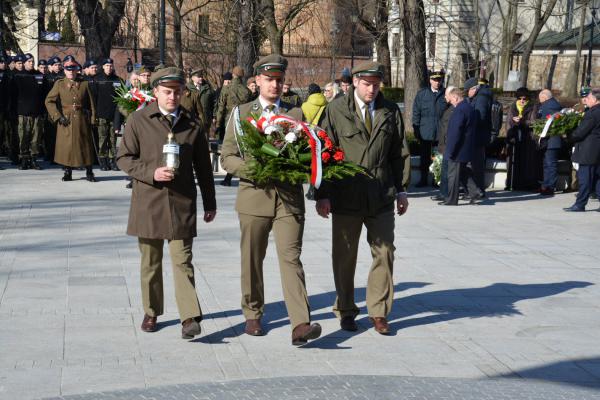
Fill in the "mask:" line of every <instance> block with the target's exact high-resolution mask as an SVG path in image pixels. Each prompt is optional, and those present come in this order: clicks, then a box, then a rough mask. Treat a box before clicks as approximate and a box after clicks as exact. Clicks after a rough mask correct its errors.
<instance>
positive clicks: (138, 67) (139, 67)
mask: <svg viewBox="0 0 600 400" xmlns="http://www.w3.org/2000/svg"><path fill="white" fill-rule="evenodd" d="M133 72H135V73H136V74H138V75H139V74H143V73H146V72H151V71H150V70H149V69H148V68H147V67H146V66H145V65H143V64H136V65H135V67H134V68H133Z"/></svg>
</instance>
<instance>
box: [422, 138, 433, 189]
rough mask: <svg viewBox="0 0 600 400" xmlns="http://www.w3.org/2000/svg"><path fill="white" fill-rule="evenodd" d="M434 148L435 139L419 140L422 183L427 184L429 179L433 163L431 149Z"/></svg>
mask: <svg viewBox="0 0 600 400" xmlns="http://www.w3.org/2000/svg"><path fill="white" fill-rule="evenodd" d="M432 149H433V141H431V140H420V141H419V158H420V165H419V171H420V172H421V180H420V181H419V183H420V184H424V185H426V184H427V183H428V181H429V179H428V178H429V166H430V165H431V151H432Z"/></svg>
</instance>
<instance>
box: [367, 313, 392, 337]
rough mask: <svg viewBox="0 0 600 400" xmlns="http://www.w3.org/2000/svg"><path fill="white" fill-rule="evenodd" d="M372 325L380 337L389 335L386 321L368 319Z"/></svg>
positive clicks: (378, 318)
mask: <svg viewBox="0 0 600 400" xmlns="http://www.w3.org/2000/svg"><path fill="white" fill-rule="evenodd" d="M369 319H370V320H371V322H372V323H373V327H374V328H375V331H376V332H377V333H379V334H381V335H388V334H389V333H390V326H389V325H388V322H387V319H385V318H383V317H375V318H369Z"/></svg>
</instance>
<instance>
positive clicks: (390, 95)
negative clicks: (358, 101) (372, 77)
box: [381, 87, 404, 103]
mask: <svg viewBox="0 0 600 400" xmlns="http://www.w3.org/2000/svg"><path fill="white" fill-rule="evenodd" d="M381 93H383V96H384V97H385V98H386V100H389V101H391V102H393V103H402V102H403V101H404V88H395V87H384V88H383V89H382V90H381Z"/></svg>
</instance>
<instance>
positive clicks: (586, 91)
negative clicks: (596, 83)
mask: <svg viewBox="0 0 600 400" xmlns="http://www.w3.org/2000/svg"><path fill="white" fill-rule="evenodd" d="M590 93H592V88H591V87H589V86H584V87H582V88H581V90H580V91H579V96H580V97H587V96H588V95H589V94H590Z"/></svg>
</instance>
